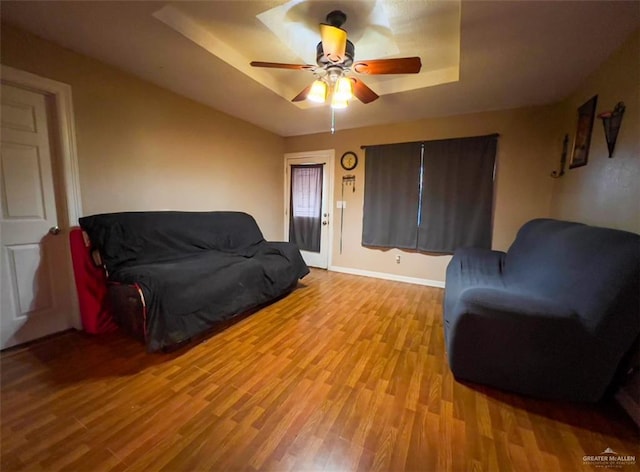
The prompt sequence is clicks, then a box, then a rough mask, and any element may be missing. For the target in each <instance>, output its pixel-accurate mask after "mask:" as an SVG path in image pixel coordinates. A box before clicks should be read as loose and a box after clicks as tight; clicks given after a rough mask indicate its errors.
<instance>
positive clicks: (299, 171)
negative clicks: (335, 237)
mask: <svg viewBox="0 0 640 472" xmlns="http://www.w3.org/2000/svg"><path fill="white" fill-rule="evenodd" d="M332 169H333V151H319V152H313V153H296V154H287V155H286V156H285V188H286V192H285V196H286V198H285V238H286V239H287V240H288V241H291V242H293V243H295V244H296V245H297V246H298V248H299V249H300V253H301V254H302V257H303V258H304V260H305V262H306V263H307V265H309V266H312V267H319V268H322V269H326V268H327V267H328V265H329V242H330V226H331V225H330V217H331V215H330V208H331V203H330V202H331V192H332V177H333V172H332Z"/></svg>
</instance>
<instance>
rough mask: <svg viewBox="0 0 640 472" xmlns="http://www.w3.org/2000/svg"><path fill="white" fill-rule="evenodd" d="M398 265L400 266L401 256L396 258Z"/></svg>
mask: <svg viewBox="0 0 640 472" xmlns="http://www.w3.org/2000/svg"><path fill="white" fill-rule="evenodd" d="M396 264H400V255H397V256H396Z"/></svg>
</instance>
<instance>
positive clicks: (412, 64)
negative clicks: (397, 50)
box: [351, 57, 422, 75]
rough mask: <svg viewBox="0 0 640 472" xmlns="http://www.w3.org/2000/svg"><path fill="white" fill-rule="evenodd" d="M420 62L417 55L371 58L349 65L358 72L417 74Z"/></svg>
mask: <svg viewBox="0 0 640 472" xmlns="http://www.w3.org/2000/svg"><path fill="white" fill-rule="evenodd" d="M421 67H422V62H421V61H420V58H419V57H399V58H397V59H373V60H371V61H358V62H356V63H354V64H353V66H351V69H353V71H354V72H357V73H358V74H371V75H373V74H417V73H418V72H420V68H421Z"/></svg>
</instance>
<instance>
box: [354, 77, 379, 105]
mask: <svg viewBox="0 0 640 472" xmlns="http://www.w3.org/2000/svg"><path fill="white" fill-rule="evenodd" d="M349 78H350V79H351V80H352V81H353V94H354V95H355V96H356V98H357V99H358V100H360V101H361V102H362V103H371V102H372V101H374V100H377V99H378V94H377V93H375V92H374V91H373V90H371V89H370V88H369V87H367V86H366V85H365V83H364V82H363V81H362V80H359V79H356V78H355V77H349Z"/></svg>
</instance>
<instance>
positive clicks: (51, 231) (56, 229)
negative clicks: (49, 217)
mask: <svg viewBox="0 0 640 472" xmlns="http://www.w3.org/2000/svg"><path fill="white" fill-rule="evenodd" d="M49 234H51V235H53V236H55V235H56V234H60V228H59V227H58V225H55V226H52V227H51V228H49Z"/></svg>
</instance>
